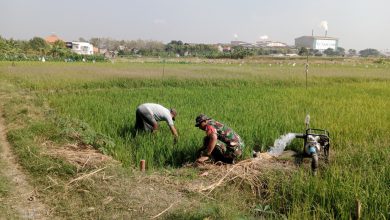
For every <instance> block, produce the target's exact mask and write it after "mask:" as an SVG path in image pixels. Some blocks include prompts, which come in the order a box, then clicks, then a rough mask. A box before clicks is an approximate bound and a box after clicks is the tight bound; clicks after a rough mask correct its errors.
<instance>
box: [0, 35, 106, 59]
mask: <svg viewBox="0 0 390 220" xmlns="http://www.w3.org/2000/svg"><path fill="white" fill-rule="evenodd" d="M42 57H44V58H45V60H48V61H82V60H84V61H103V60H104V56H102V55H89V56H84V55H80V54H76V53H74V52H72V51H71V49H70V48H67V47H66V45H65V42H63V41H60V40H59V41H56V42H54V43H53V44H48V43H47V42H46V41H45V40H44V39H43V38H40V37H34V38H32V39H30V40H14V39H12V38H11V39H5V38H3V37H1V36H0V60H9V61H21V60H41V59H42Z"/></svg>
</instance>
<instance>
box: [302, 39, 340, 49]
mask: <svg viewBox="0 0 390 220" xmlns="http://www.w3.org/2000/svg"><path fill="white" fill-rule="evenodd" d="M338 41H339V40H338V39H337V38H334V37H323V36H302V37H298V38H295V46H296V47H297V48H300V47H305V48H309V49H313V50H319V51H324V50H326V49H328V48H331V49H333V50H336V48H337V47H338Z"/></svg>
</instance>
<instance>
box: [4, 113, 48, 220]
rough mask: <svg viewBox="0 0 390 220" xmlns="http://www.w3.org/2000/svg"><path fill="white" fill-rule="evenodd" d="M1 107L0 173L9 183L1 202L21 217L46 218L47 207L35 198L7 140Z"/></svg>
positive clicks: (34, 193)
mask: <svg viewBox="0 0 390 220" xmlns="http://www.w3.org/2000/svg"><path fill="white" fill-rule="evenodd" d="M1 108H2V107H1V106H0V148H1V151H0V152H1V153H0V160H1V161H2V162H3V163H4V169H3V170H0V173H1V175H3V176H5V177H6V178H7V179H8V180H9V183H10V185H11V186H10V192H9V195H8V196H7V197H6V200H5V201H4V200H3V201H2V202H4V203H5V204H6V205H7V206H8V207H11V208H12V209H14V211H15V212H16V213H17V214H19V217H20V218H21V219H47V218H48V216H47V211H48V209H47V208H46V206H45V205H43V204H42V203H40V202H39V200H38V199H37V198H36V191H35V189H34V188H33V187H32V186H31V185H30V184H29V182H28V181H27V177H26V175H25V174H24V173H23V171H22V168H21V166H20V165H19V164H18V162H17V159H16V158H15V156H14V154H13V153H12V150H11V147H10V144H9V143H8V141H7V137H6V128H5V123H4V118H3V112H2V109H1Z"/></svg>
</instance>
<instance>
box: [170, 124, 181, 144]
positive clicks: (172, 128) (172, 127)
mask: <svg viewBox="0 0 390 220" xmlns="http://www.w3.org/2000/svg"><path fill="white" fill-rule="evenodd" d="M169 128H170V129H171V132H172V135H173V138H174V142H175V143H176V142H177V138H178V137H179V135H178V134H177V130H176V128H175V126H174V125H171V126H169Z"/></svg>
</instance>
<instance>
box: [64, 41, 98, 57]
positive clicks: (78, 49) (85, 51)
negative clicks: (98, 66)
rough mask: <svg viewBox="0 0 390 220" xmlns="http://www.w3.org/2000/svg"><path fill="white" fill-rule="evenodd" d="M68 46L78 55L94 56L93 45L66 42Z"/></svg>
mask: <svg viewBox="0 0 390 220" xmlns="http://www.w3.org/2000/svg"><path fill="white" fill-rule="evenodd" d="M66 46H67V47H68V48H71V50H72V51H73V52H75V53H77V54H82V55H93V45H92V44H90V43H87V42H66Z"/></svg>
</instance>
